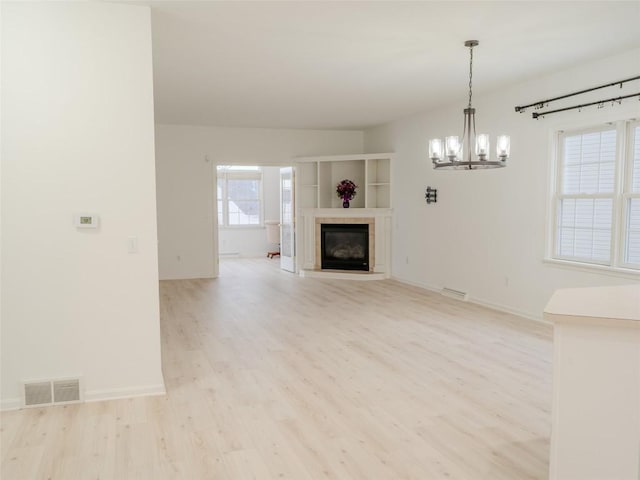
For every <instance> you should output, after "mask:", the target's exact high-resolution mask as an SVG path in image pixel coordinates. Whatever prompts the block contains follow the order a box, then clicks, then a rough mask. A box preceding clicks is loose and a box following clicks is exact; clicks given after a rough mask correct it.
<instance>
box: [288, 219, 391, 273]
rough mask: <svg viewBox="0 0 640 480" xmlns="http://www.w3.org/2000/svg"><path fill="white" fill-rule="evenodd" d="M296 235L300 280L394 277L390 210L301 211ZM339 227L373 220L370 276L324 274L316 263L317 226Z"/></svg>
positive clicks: (325, 271) (324, 271)
mask: <svg viewBox="0 0 640 480" xmlns="http://www.w3.org/2000/svg"><path fill="white" fill-rule="evenodd" d="M298 213H299V217H298V218H299V219H300V221H299V224H298V228H297V229H296V231H297V236H298V241H297V242H296V243H297V248H298V255H297V259H298V260H297V267H298V271H299V273H300V275H301V276H326V277H327V278H329V277H331V278H352V279H356V280H374V279H382V278H389V277H390V276H391V225H392V222H391V218H392V209H390V208H303V209H300V211H299V212H298ZM322 219H327V222H326V223H336V220H339V219H345V220H346V219H352V221H353V220H354V219H355V220H358V219H362V221H365V219H373V223H374V228H373V236H374V239H373V242H372V243H373V248H374V252H373V255H372V260H373V262H371V263H372V264H373V265H372V267H371V270H370V271H369V272H353V273H352V272H336V271H334V270H332V271H327V270H321V269H320V266H319V265H318V264H317V259H316V243H317V241H318V239H317V235H316V224H317V223H318V221H319V222H320V223H322Z"/></svg>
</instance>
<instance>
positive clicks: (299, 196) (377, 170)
mask: <svg viewBox="0 0 640 480" xmlns="http://www.w3.org/2000/svg"><path fill="white" fill-rule="evenodd" d="M392 159H393V154H391V153H374V154H359V155H331V156H323V157H299V158H296V159H295V168H296V269H297V271H298V272H299V273H300V275H301V276H304V277H321V278H332V279H352V280H380V279H383V278H389V277H390V275H391V268H390V266H391V225H392V222H391V216H392V210H391V160H392ZM345 179H348V180H351V181H353V182H354V183H355V184H356V185H358V189H357V190H356V196H355V197H354V198H353V199H352V200H351V202H350V204H351V205H350V208H343V206H342V199H341V198H340V197H338V195H337V194H336V186H337V185H338V183H339V182H340V181H341V180H345ZM358 218H359V219H363V218H368V219H373V221H372V223H371V225H372V228H373V234H374V239H375V240H374V243H373V244H372V245H373V248H374V252H373V261H372V262H370V266H371V270H370V271H369V272H350V271H344V272H342V271H340V272H338V271H332V270H322V269H320V267H319V266H318V262H317V259H316V247H317V246H318V245H317V241H316V234H317V231H316V226H317V222H316V220H318V219H326V221H327V222H330V223H331V222H335V220H336V219H344V221H345V222H349V221H354V219H358ZM355 221H357V220H355Z"/></svg>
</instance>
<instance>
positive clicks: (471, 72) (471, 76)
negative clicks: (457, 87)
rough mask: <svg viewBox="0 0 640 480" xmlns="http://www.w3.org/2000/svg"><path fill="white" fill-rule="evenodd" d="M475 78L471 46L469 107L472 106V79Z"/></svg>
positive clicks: (471, 48)
mask: <svg viewBox="0 0 640 480" xmlns="http://www.w3.org/2000/svg"><path fill="white" fill-rule="evenodd" d="M472 79H473V47H469V108H471V96H472V91H471V81H472Z"/></svg>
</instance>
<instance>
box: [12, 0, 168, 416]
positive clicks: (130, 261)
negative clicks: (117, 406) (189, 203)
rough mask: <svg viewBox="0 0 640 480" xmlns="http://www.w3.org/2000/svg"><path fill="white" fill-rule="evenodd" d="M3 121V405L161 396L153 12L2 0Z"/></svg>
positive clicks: (88, 4) (89, 4)
mask: <svg viewBox="0 0 640 480" xmlns="http://www.w3.org/2000/svg"><path fill="white" fill-rule="evenodd" d="M2 127H3V130H2V222H3V229H2V249H3V252H2V253H3V262H2V362H1V363H2V407H3V408H12V407H16V406H18V405H19V401H20V400H19V399H20V395H21V391H20V388H19V382H21V381H22V380H33V379H51V378H56V377H66V376H72V377H75V376H82V377H83V379H84V385H85V387H86V399H89V400H90V399H100V398H113V397H119V396H131V395H140V394H149V393H161V392H163V391H164V383H163V379H162V372H161V361H160V327H159V306H158V264H157V231H156V203H155V171H154V169H155V168H154V167H155V165H154V123H153V84H152V64H151V24H150V12H149V8H148V7H141V6H131V5H118V4H109V3H95V2H82V3H60V2H55V3H45V2H42V3H30V2H23V3H19V2H15V3H5V4H4V5H3V6H2ZM80 212H87V213H94V214H97V215H99V217H100V227H99V228H98V229H95V230H93V229H88V230H79V229H77V228H76V227H75V226H74V224H73V215H74V214H75V213H80ZM130 237H135V238H137V242H138V249H139V252H138V253H137V254H130V253H128V244H129V240H128V239H129V238H130Z"/></svg>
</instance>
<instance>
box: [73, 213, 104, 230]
mask: <svg viewBox="0 0 640 480" xmlns="http://www.w3.org/2000/svg"><path fill="white" fill-rule="evenodd" d="M74 219H75V224H76V227H78V228H98V222H99V220H100V217H98V215H95V214H93V213H78V214H76V215H75V216H74Z"/></svg>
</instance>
